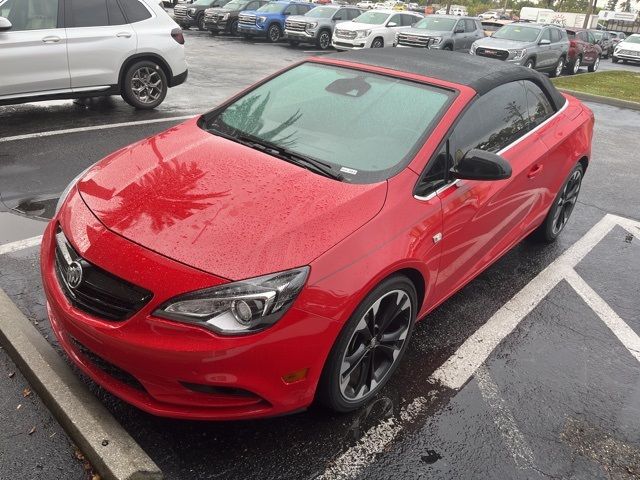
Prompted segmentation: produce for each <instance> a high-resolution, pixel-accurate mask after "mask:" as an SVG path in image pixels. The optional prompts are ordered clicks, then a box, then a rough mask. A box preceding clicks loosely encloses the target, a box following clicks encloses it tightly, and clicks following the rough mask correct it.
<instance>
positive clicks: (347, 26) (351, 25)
mask: <svg viewBox="0 0 640 480" xmlns="http://www.w3.org/2000/svg"><path fill="white" fill-rule="evenodd" d="M337 28H339V29H340V30H349V31H359V30H376V29H378V28H384V26H383V25H371V24H369V23H360V22H343V23H341V24H340V25H339V26H338V27H337Z"/></svg>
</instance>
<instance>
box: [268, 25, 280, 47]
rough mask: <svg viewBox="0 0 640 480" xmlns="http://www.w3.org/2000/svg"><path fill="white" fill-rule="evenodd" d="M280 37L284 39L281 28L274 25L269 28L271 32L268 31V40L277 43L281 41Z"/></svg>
mask: <svg viewBox="0 0 640 480" xmlns="http://www.w3.org/2000/svg"><path fill="white" fill-rule="evenodd" d="M280 37H282V31H281V30H280V27H279V26H278V25H277V24H275V23H274V24H273V25H271V26H270V27H269V30H267V40H269V41H270V42H271V43H276V42H277V41H279V40H280Z"/></svg>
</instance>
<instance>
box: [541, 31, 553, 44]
mask: <svg viewBox="0 0 640 480" xmlns="http://www.w3.org/2000/svg"><path fill="white" fill-rule="evenodd" d="M540 40H549V41H551V29H550V28H545V29H544V30H543V32H542V36H541V37H540Z"/></svg>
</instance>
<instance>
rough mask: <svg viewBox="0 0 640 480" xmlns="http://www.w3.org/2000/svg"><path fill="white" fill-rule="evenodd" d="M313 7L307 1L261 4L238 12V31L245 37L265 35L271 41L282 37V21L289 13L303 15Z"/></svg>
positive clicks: (273, 41)
mask: <svg viewBox="0 0 640 480" xmlns="http://www.w3.org/2000/svg"><path fill="white" fill-rule="evenodd" d="M313 7H314V5H313V4H312V3H309V2H298V1H293V2H287V1H275V2H269V3H267V4H266V5H263V6H262V7H260V8H259V9H257V10H247V11H244V12H241V13H240V16H239V22H238V33H239V34H240V35H242V36H243V37H244V38H245V39H249V38H251V37H266V38H267V40H268V41H269V42H271V43H275V42H277V41H279V40H280V39H282V36H283V34H284V22H285V20H286V18H287V17H289V16H290V15H304V14H305V13H307V12H308V11H309V10H311V9H312V8H313Z"/></svg>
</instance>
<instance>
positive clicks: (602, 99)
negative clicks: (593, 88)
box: [558, 88, 640, 110]
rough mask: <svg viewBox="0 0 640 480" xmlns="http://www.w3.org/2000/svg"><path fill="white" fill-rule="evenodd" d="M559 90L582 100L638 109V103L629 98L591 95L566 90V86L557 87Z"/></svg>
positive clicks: (639, 106)
mask: <svg viewBox="0 0 640 480" xmlns="http://www.w3.org/2000/svg"><path fill="white" fill-rule="evenodd" d="M558 90H560V91H561V92H564V93H568V94H569V95H572V96H574V97H576V98H577V99H579V100H582V101H584V102H594V103H603V104H605V105H611V106H612V107H618V108H628V109H631V110H640V103H638V102H632V101H630V100H618V99H617V98H610V97H603V96H601V95H593V94H591V93H584V92H576V91H575V90H567V89H566V88H558Z"/></svg>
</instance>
